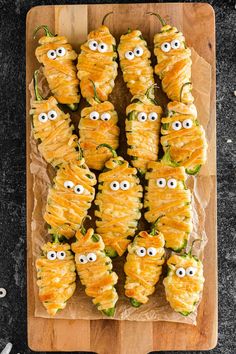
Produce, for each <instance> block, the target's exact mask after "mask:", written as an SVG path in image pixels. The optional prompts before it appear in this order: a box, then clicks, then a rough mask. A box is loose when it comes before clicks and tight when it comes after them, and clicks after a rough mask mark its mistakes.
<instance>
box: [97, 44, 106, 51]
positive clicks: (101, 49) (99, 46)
mask: <svg viewBox="0 0 236 354" xmlns="http://www.w3.org/2000/svg"><path fill="white" fill-rule="evenodd" d="M107 48H108V47H107V45H106V43H99V45H98V51H99V52H100V53H105V52H107Z"/></svg>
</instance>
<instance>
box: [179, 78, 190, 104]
mask: <svg viewBox="0 0 236 354" xmlns="http://www.w3.org/2000/svg"><path fill="white" fill-rule="evenodd" d="M187 85H192V83H191V82H185V84H183V85H182V87H181V89H180V94H179V100H180V102H182V94H183V89H184V86H187Z"/></svg>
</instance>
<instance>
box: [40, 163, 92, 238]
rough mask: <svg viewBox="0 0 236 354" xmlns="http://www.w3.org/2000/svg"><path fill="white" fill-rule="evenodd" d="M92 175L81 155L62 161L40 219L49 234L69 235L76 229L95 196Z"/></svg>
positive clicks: (72, 234)
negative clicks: (78, 158)
mask: <svg viewBox="0 0 236 354" xmlns="http://www.w3.org/2000/svg"><path fill="white" fill-rule="evenodd" d="M95 184H96V176H95V175H94V173H92V172H91V171H90V170H89V168H88V167H87V166H86V164H85V161H84V159H83V158H81V159H80V160H77V161H72V162H71V163H68V164H64V165H62V166H61V167H60V169H59V170H58V171H57V175H56V177H55V178H54V185H53V186H52V187H50V188H49V192H48V198H47V205H46V211H45V214H44V220H45V221H46V222H47V224H48V225H49V233H50V234H53V235H59V236H65V237H66V238H68V239H69V238H71V237H73V236H74V235H75V233H76V231H77V230H79V228H80V226H81V223H82V221H83V219H84V217H85V216H86V215H87V211H88V209H89V208H90V206H91V203H92V201H93V199H94V196H95V189H94V186H95Z"/></svg>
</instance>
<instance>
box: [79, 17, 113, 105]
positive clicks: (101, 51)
mask: <svg viewBox="0 0 236 354" xmlns="http://www.w3.org/2000/svg"><path fill="white" fill-rule="evenodd" d="M109 14H110V13H109ZM109 14H107V15H106V16H105V17H104V19H103V21H102V25H101V26H100V27H99V28H98V29H96V30H94V31H91V32H90V33H89V35H88V39H87V41H86V42H85V43H84V44H83V45H82V46H81V53H80V54H79V56H78V64H77V69H78V73H77V75H78V78H79V79H80V89H81V94H82V96H83V97H84V98H85V99H86V100H87V101H88V102H89V103H90V104H93V102H94V88H93V84H92V82H93V83H94V85H95V87H96V91H97V96H98V98H99V100H100V101H107V100H108V96H109V94H110V93H111V92H112V90H113V87H114V82H115V78H116V76H117V67H118V65H117V63H116V58H117V53H116V40H115V38H114V37H113V36H112V34H111V33H110V31H109V29H108V27H107V26H105V25H104V21H105V18H106V17H107V16H108V15H109ZM91 81H92V82H91Z"/></svg>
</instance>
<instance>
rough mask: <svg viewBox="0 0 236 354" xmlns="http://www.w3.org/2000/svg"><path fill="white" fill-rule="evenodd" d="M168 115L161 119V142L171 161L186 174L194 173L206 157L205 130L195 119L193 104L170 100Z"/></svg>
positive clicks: (195, 112) (195, 113)
mask: <svg viewBox="0 0 236 354" xmlns="http://www.w3.org/2000/svg"><path fill="white" fill-rule="evenodd" d="M167 108H168V116H167V117H163V118H162V120H161V123H162V126H161V133H162V135H163V136H162V137H161V144H162V146H163V149H164V151H165V152H167V151H168V152H169V157H170V159H171V161H173V162H175V163H177V164H178V165H179V166H184V167H185V171H186V172H187V173H188V174H191V175H194V174H196V173H197V172H198V171H199V170H200V168H201V166H202V165H204V164H205V162H206V158H207V141H206V137H205V131H204V129H203V127H202V126H201V125H199V122H198V120H197V110H196V107H195V105H194V104H190V105H185V104H184V103H181V102H170V103H169V104H168V106H167Z"/></svg>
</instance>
